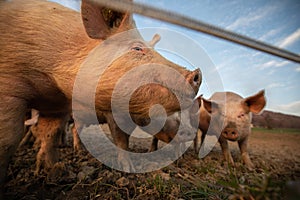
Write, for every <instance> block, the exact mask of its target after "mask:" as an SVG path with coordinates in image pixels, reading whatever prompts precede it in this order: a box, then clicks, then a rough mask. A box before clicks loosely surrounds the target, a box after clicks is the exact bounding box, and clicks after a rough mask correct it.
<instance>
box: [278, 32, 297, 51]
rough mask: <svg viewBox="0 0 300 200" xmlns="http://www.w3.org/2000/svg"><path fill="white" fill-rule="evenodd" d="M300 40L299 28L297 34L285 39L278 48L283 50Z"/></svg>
mask: <svg viewBox="0 0 300 200" xmlns="http://www.w3.org/2000/svg"><path fill="white" fill-rule="evenodd" d="M299 39H300V28H298V29H297V30H296V31H295V32H293V33H292V34H290V35H289V36H287V37H286V38H284V39H283V40H282V41H281V42H279V44H278V46H279V47H281V48H284V47H287V46H290V45H292V44H293V43H294V42H296V41H297V40H299Z"/></svg>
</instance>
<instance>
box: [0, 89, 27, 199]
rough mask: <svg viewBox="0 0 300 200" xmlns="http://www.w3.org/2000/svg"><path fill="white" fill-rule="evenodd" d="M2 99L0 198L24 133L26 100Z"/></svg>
mask: <svg viewBox="0 0 300 200" xmlns="http://www.w3.org/2000/svg"><path fill="white" fill-rule="evenodd" d="M0 98H1V101H0V199H3V198H2V197H1V196H2V194H3V184H4V181H5V178H6V170H7V167H8V163H9V160H10V159H11V157H12V156H13V154H14V153H15V151H16V149H17V147H18V145H19V143H20V141H21V139H22V136H23V135H24V133H23V132H24V119H25V112H26V108H25V105H26V104H25V102H23V101H22V100H20V99H17V98H13V97H5V96H1V95H0Z"/></svg>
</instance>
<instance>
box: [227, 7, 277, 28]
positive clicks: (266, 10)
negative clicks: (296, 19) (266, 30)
mask: <svg viewBox="0 0 300 200" xmlns="http://www.w3.org/2000/svg"><path fill="white" fill-rule="evenodd" d="M275 8H276V7H275V6H268V7H263V8H260V9H258V10H257V11H256V12H251V13H249V14H248V15H245V16H244V17H239V18H238V19H237V20H235V21H234V22H233V23H232V24H230V25H228V26H227V27H226V29H229V30H236V29H238V28H239V27H241V26H242V27H245V26H248V25H250V24H252V23H253V22H255V21H258V20H260V19H262V18H264V17H265V16H267V15H268V14H270V13H271V12H273V11H274V10H275Z"/></svg>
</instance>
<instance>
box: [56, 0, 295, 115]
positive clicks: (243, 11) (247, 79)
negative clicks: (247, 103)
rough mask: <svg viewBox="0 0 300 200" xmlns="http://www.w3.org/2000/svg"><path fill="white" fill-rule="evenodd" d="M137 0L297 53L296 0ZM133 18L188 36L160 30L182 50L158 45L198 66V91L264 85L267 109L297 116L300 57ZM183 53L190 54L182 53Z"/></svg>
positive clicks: (71, 2)
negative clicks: (200, 80) (293, 58)
mask: <svg viewBox="0 0 300 200" xmlns="http://www.w3.org/2000/svg"><path fill="white" fill-rule="evenodd" d="M53 1H57V2H59V3H61V4H63V5H65V6H68V7H70V8H73V9H76V10H79V9H80V3H79V2H78V1H77V0H53ZM136 2H139V3H143V4H147V5H151V6H154V7H158V8H160V9H164V10H169V11H172V12H176V13H180V14H182V15H185V16H188V17H191V18H193V19H197V20H201V21H203V22H206V23H209V24H212V25H215V26H218V27H221V28H224V29H226V30H230V31H234V32H237V33H239V34H243V35H246V36H248V37H251V38H254V39H256V40H260V41H263V42H266V43H268V44H271V45H273V46H277V47H280V48H283V49H286V50H289V51H291V52H294V53H296V54H300V12H299V11H300V1H299V0H286V1H282V0H252V1H237V0H232V1H230V0H228V1H220V0H215V1H213V0H201V1H199V0H151V1H149V0H136ZM134 19H135V22H136V25H137V27H138V28H147V27H153V29H154V30H157V31H158V30H159V29H167V30H169V31H171V32H172V31H174V32H176V33H180V34H182V35H183V37H185V38H188V39H187V40H186V41H185V40H184V38H183V39H181V37H179V36H178V37H177V36H176V34H175V35H173V34H169V35H163V33H162V39H161V42H162V43H163V41H169V43H171V44H172V43H173V44H174V43H179V44H181V46H180V45H179V46H180V48H182V50H181V52H184V56H182V55H179V56H178V55H174V54H172V51H171V50H172V48H171V50H170V51H169V52H168V51H166V50H165V46H163V47H160V46H159V45H160V43H158V45H157V46H156V48H157V50H158V51H159V52H160V53H162V54H163V55H164V56H166V57H167V58H168V59H170V60H172V61H174V62H177V63H179V64H182V63H185V64H186V65H185V66H186V67H187V68H189V69H194V68H195V67H200V69H201V71H202V73H203V77H204V81H203V84H202V86H201V87H200V90H199V93H198V94H203V96H204V97H205V98H209V97H210V96H211V95H212V94H213V93H214V92H217V91H220V90H224V91H233V92H235V93H238V94H240V95H241V96H243V97H247V96H251V95H253V94H255V93H257V92H258V91H259V90H261V89H264V90H265V95H266V98H267V106H266V108H265V109H266V110H271V111H275V112H281V113H285V114H292V115H297V116H300V64H299V63H295V62H292V61H288V60H285V59H282V58H278V57H275V56H272V55H269V54H266V53H263V52H259V51H256V50H253V49H250V48H248V47H244V46H240V45H237V44H234V43H231V42H229V41H225V40H222V39H218V38H216V37H213V36H209V35H207V34H204V33H200V32H196V31H193V30H189V29H186V28H183V27H179V26H176V25H172V24H168V23H166V22H162V21H158V20H154V19H151V18H147V17H143V16H140V15H134ZM158 32H159V31H158ZM160 34H161V33H160ZM142 35H143V32H142ZM146 35H147V34H145V36H144V35H143V36H144V37H146ZM145 39H148V40H149V38H145ZM150 39H151V38H150ZM182 41H184V42H182ZM190 42H193V44H191V43H190ZM195 45H196V46H197V48H196V47H194V46H195ZM187 54H188V55H191V56H192V58H190V57H189V56H185V55H187ZM205 56H206V57H205ZM187 57H189V58H187ZM193 58H196V59H197V61H195V59H193ZM198 65H199V66H198ZM216 85H217V86H216Z"/></svg>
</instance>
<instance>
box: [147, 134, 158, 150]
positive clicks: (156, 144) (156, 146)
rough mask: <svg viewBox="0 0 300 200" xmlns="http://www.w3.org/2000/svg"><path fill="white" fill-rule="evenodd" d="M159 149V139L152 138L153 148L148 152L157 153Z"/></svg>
mask: <svg viewBox="0 0 300 200" xmlns="http://www.w3.org/2000/svg"><path fill="white" fill-rule="evenodd" d="M157 148H158V139H157V138H156V137H153V138H152V143H151V147H150V149H149V151H148V152H153V151H156V150H157Z"/></svg>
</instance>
